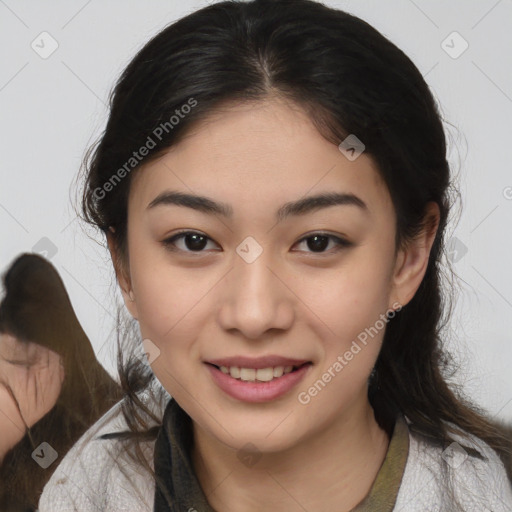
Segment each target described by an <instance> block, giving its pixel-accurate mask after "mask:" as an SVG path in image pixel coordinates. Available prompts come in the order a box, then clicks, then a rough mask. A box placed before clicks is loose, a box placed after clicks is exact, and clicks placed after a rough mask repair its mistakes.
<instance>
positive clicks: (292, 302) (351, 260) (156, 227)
mask: <svg viewBox="0 0 512 512" xmlns="http://www.w3.org/2000/svg"><path fill="white" fill-rule="evenodd" d="M173 193H180V194H187V195H192V196H200V197H202V198H208V202H207V203H205V202H204V201H203V202H202V201H201V200H199V199H193V198H189V199H188V200H187V201H185V200H184V199H183V197H184V196H181V199H180V198H179V197H177V196H176V195H174V196H173V195H172V194H173ZM321 194H330V195H331V200H330V201H328V200H326V199H325V198H324V199H319V200H318V201H316V202H314V201H313V202H311V201H309V198H312V197H314V196H317V195H321ZM336 194H338V196H337V200H336V201H333V200H332V199H333V197H334V195H336ZM180 203H181V204H180ZM214 203H215V204H214ZM394 241H395V213H394V208H393V204H392V202H391V199H390V195H389V192H388V190H387V188H386V186H385V184H384V182H383V181H382V180H381V178H380V176H379V173H378V170H377V168H376V166H375V164H374V163H373V161H372V159H371V158H370V157H369V156H367V155H365V154H364V153H363V154H362V155H360V156H359V157H358V158H357V159H355V160H353V161H351V160H349V159H348V158H347V157H346V156H345V155H344V154H343V153H342V152H341V151H340V150H339V149H338V147H337V146H335V145H333V144H332V143H330V142H328V141H326V140H325V139H324V138H323V137H322V136H321V135H320V134H319V133H318V131H317V130H316V129H315V127H314V126H313V125H312V124H311V122H310V120H309V119H308V118H307V116H306V115H305V114H304V113H303V112H302V111H301V110H300V109H299V108H298V107H297V106H291V105H289V104H286V103H284V102H278V101H277V100H272V101H270V100H269V101H267V102H262V103H257V104H252V105H243V106H237V107H233V108H231V109H229V110H227V111H225V112H223V113H222V115H219V116H215V117H212V118H210V120H209V121H204V122H202V124H200V125H198V126H197V127H196V128H195V130H194V132H193V133H191V134H190V135H189V136H188V137H187V138H186V139H184V140H183V141H181V142H180V143H179V144H178V145H177V146H175V147H174V148H172V149H171V150H170V151H168V152H167V153H166V154H165V155H164V156H163V157H162V158H160V159H159V160H156V161H153V162H151V163H150V164H148V165H147V166H146V167H145V168H142V169H140V170H139V171H138V174H136V175H134V177H133V182H132V185H131V190H130V197H129V206H128V253H129V264H128V266H127V268H126V269H125V271H126V272H125V275H124V277H121V278H120V284H121V286H122V288H123V289H124V290H125V298H126V304H127V307H128V308H129V310H130V312H131V313H132V315H133V316H134V317H136V318H137V319H138V321H139V324H140V329H141V333H142V336H143V338H145V339H146V340H150V341H149V342H148V341H146V342H145V343H146V344H147V345H146V349H148V352H149V354H150V358H151V360H152V361H151V363H152V369H153V371H154V373H155V375H156V376H157V378H158V379H159V380H160V382H161V383H162V385H163V386H164V387H165V388H166V389H167V391H168V392H169V393H170V394H171V395H172V396H173V397H174V398H175V399H176V400H177V402H178V403H179V404H180V406H181V407H182V408H183V409H185V410H186V411H187V413H188V414H189V415H190V416H191V417H192V419H193V420H194V422H195V425H196V428H200V429H202V431H204V432H207V433H208V434H209V435H211V436H213V437H214V438H215V439H217V440H219V441H220V442H222V443H224V444H226V445H228V446H231V447H234V448H240V447H243V446H244V445H245V444H246V443H253V444H254V445H256V446H257V447H258V449H259V450H260V451H261V452H271V451H277V450H283V449H287V448H290V447H292V446H293V445H295V444H297V443H300V442H301V441H304V440H306V439H307V438H309V437H311V436H314V435H316V434H318V433H319V432H320V431H321V430H322V429H328V428H330V427H331V426H332V425H335V424H339V423H340V422H350V421H351V418H355V417H357V415H358V414H360V413H361V411H363V410H364V409H365V408H368V407H369V405H368V401H367V380H368V377H369V375H370V373H371V370H372V368H373V366H374V363H375V360H376V358H377V356H378V353H379V349H380V346H381V342H382V339H383V335H384V331H385V325H386V323H385V321H384V320H385V313H386V311H389V310H390V309H397V308H398V309H399V308H400V304H402V305H403V304H405V302H406V301H407V300H408V299H409V298H410V296H411V295H412V294H413V293H414V291H415V288H416V287H417V286H418V285H419V282H420V281H421V276H419V277H418V278H416V280H414V279H412V278H410V275H411V272H409V273H408V274H407V275H406V276H404V274H403V273H404V272H405V270H404V268H406V265H405V262H406V261H407V260H406V258H405V255H402V254H401V253H400V254H397V253H395V244H394ZM427 259H428V257H427ZM398 267H401V268H402V271H401V273H399V272H398V270H399V269H398ZM411 268H412V267H411ZM397 269H398V270H397ZM420 273H421V272H420ZM407 276H408V277H407ZM118 277H119V274H118ZM408 279H409V280H408ZM128 291H130V292H131V293H132V297H133V298H134V301H130V300H129V299H128V297H127V294H126V292H128ZM364 333H366V337H365V335H364ZM363 340H365V342H364V341H363ZM354 343H355V344H354ZM266 358H267V359H266ZM214 364H215V365H216V366H219V367H220V366H226V367H229V370H227V369H226V368H222V369H218V368H216V366H213V365H214ZM290 366H291V367H294V369H293V371H292V372H290V373H286V374H283V375H282V376H281V377H279V375H280V374H281V373H282V372H283V371H285V372H288V371H289V370H290V368H289V367H290ZM286 367H288V368H286ZM237 368H244V369H241V370H237ZM269 368H271V369H269ZM258 369H259V370H260V371H259V372H258V371H255V370H258ZM226 371H228V372H229V374H226V373H225V372H226ZM274 375H275V377H274ZM246 379H249V380H246ZM269 379H272V380H271V381H269Z"/></svg>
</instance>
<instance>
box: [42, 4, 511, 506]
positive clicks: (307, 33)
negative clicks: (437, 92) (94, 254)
mask: <svg viewBox="0 0 512 512" xmlns="http://www.w3.org/2000/svg"><path fill="white" fill-rule="evenodd" d="M449 184H450V176H449V166H448V163H447V161H446V142H445V135H444V132H443V126H442V120H441V119H440V116H439V113H438V111H437V107H436V104H435V102H434V99H433V97H432V94H431V92H430V90H429V88H428V86H427V84H426V83H425V81H424V80H423V77H422V76H421V73H420V72H419V71H418V70H417V68H416V67H415V66H414V65H413V63H412V62H411V61H410V60H409V59H408V58H407V57H406V56H405V55H404V54H403V52H401V51H400V50H399V49H398V48H397V47H396V46H394V45H393V44H392V43H391V42H390V41H388V40H387V39H386V38H384V37H383V36H382V35H381V34H380V33H378V32H377V31H376V30H375V29H374V28H372V27H371V26H370V25H368V24H367V23H365V22H363V21H362V20H360V19H358V18H356V17H354V16H351V15H349V14H347V13H344V12H342V11H339V10H335V9H330V8H327V7H325V6H323V5H322V4H319V3H316V2H313V1H309V0H297V1H294V2H288V1H284V0H274V1H272V0H255V1H250V2H233V1H231V2H221V3H218V4H215V5H212V6H210V7H207V8H204V9H201V10H199V11H197V12H195V13H192V14H190V15H189V16H186V17H185V18H183V19H181V20H179V21H177V22H176V23H173V24H172V25H170V26H168V27H167V28H165V29H164V30H163V31H162V32H160V33H159V34H158V35H156V36H155V37H154V38H153V39H152V40H151V41H149V42H148V43H147V44H146V45H145V46H144V48H143V49H142V50H141V51H140V52H139V53H138V54H137V55H136V57H135V58H134V59H133V60H132V62H131V63H130V64H129V65H128V67H127V68H126V70H125V71H124V73H123V74H122V76H121V78H120V79H119V81H118V83H117V84H116V87H115V89H114V91H113V94H112V97H111V108H110V117H109V120H108V123H107V127H106V130H105V133H104V134H103V136H102V138H101V140H100V141H99V144H98V145H97V146H96V147H95V149H94V150H93V149H91V151H90V153H89V155H88V158H87V159H86V165H85V190H84V201H83V211H84V214H85V218H86V220H88V221H89V222H91V223H92V224H93V225H95V226H97V227H98V228H99V229H100V230H101V231H102V232H103V233H104V234H105V236H106V239H107V242H108V247H109V250H110V253H111V256H112V260H113V264H114V267H115V269H116V273H117V279H118V282H119V285H120V288H121V290H122V293H123V297H124V300H125V304H126V307H127V309H128V311H129V312H130V314H131V316H132V317H133V318H134V319H135V320H136V321H137V323H138V326H139V328H140V335H141V339H142V340H143V343H142V345H143V347H144V351H145V352H146V355H147V359H148V362H149V364H150V368H148V367H146V369H144V367H141V363H140V364H139V363H138V362H137V361H138V360H137V357H136V354H135V352H134V354H133V356H132V357H131V358H130V352H129V350H128V349H127V348H126V349H124V350H126V352H124V353H123V357H125V356H126V357H128V363H121V371H122V373H123V375H125V378H124V379H123V383H124V388H125V392H126V398H125V401H124V403H123V408H122V413H123V414H122V417H121V415H120V412H121V411H120V410H118V409H116V410H115V411H111V412H110V413H109V414H107V415H105V417H104V418H102V420H101V421H100V422H99V423H98V424H97V425H95V426H94V428H92V429H91V430H90V431H89V432H88V437H87V441H84V442H80V443H79V444H78V445H77V446H76V447H74V448H73V450H72V452H70V454H69V455H68V457H67V458H66V460H65V461H64V462H63V463H62V464H61V466H60V467H59V468H58V470H57V472H56V474H55V475H54V476H53V478H52V481H51V482H49V484H48V485H47V487H46V488H45V491H44V493H43V496H42V498H41V501H40V504H39V506H40V510H41V512H47V511H50V510H51V511H61V510H62V511H64V510H71V509H75V510H80V511H85V510H96V509H101V510H112V511H114V510H116V511H119V510H132V511H133V510H137V511H138V510H140V511H142V510H155V511H158V512H160V511H164V510H165V511H168V510H172V511H183V510H188V511H198V512H202V511H212V510H217V511H221V510H222V511H223V512H224V511H234V510H237V511H239V512H249V511H261V510H287V511H295V510H297V511H299V510H315V511H319V510H337V511H340V512H342V511H343V512H347V511H349V510H357V511H369V510H379V512H386V511H391V510H395V511H398V510H404V511H405V510H407V511H413V510H421V511H424V510H427V509H428V510H450V511H454V510H461V511H468V510H483V509H485V508H487V509H489V510H494V511H497V510H499V511H505V510H510V507H511V506H512V486H511V481H510V479H509V478H508V477H507V474H506V471H505V468H504V465H503V460H506V457H507V454H508V453H509V447H508V446H507V444H508V440H507V438H506V436H505V434H504V431H503V430H502V429H501V428H498V427H497V426H495V425H493V424H492V423H491V422H490V421H489V420H488V419H487V418H486V417H485V415H484V414H483V413H482V412H480V411H478V410H477V408H476V407H475V406H473V405H471V403H470V402H469V401H466V400H465V399H464V398H463V397H461V396H459V395H458V394H456V393H455V392H454V391H453V390H452V389H451V388H450V387H449V386H448V384H447V382H446V380H445V372H446V371H447V369H449V359H448V357H447V354H446V353H445V352H444V350H443V342H442V339H441V337H440V334H439V332H440V328H441V327H442V326H443V324H444V323H445V322H446V321H447V313H448V312H449V308H445V307H444V304H445V299H446V298H445V297H444V296H443V295H442V293H441V277H442V274H441V270H442V269H441V265H440V259H441V256H442V253H443V249H444V239H443V235H444V229H445V225H446V220H447V216H448V213H449V206H450V196H449ZM130 361H131V362H130ZM154 377H156V379H157V380H158V382H159V384H155V380H154ZM152 385H155V386H156V388H157V389H158V386H159V385H161V386H162V387H163V388H164V390H165V392H166V393H168V394H169V395H171V396H172V399H169V397H167V396H166V395H165V393H164V392H163V391H162V390H161V389H160V392H159V393H158V394H157V395H156V398H155V399H154V400H152V399H151V398H150V399H149V403H144V401H141V400H140V395H139V392H141V391H143V390H144V389H145V388H148V389H151V386H152ZM126 426H127V427H128V428H125V427H126ZM98 468H100V470H99V471H98ZM65 475H67V478H69V479H70V480H72V482H73V484H72V485H71V484H69V483H62V482H60V480H61V479H63V478H64V476H65ZM77 489H79V491H78V490H77Z"/></svg>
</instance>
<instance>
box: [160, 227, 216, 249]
mask: <svg viewBox="0 0 512 512" xmlns="http://www.w3.org/2000/svg"><path fill="white" fill-rule="evenodd" d="M209 240H210V241H211V239H210V238H208V237H207V236H206V235H204V234H202V233H197V232H195V231H183V232H181V233H178V234H177V235H174V236H172V237H171V238H168V239H166V240H164V241H163V242H162V243H163V244H164V245H165V246H166V247H167V248H168V249H170V250H173V251H182V252H197V253H198V252H204V251H203V249H204V248H205V247H206V246H207V244H208V241H209Z"/></svg>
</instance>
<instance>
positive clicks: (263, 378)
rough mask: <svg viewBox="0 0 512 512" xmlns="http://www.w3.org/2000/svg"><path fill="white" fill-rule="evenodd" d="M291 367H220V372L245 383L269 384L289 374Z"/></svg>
mask: <svg viewBox="0 0 512 512" xmlns="http://www.w3.org/2000/svg"><path fill="white" fill-rule="evenodd" d="M292 370H293V366H276V367H274V368H271V367H269V368H258V369H255V368H240V367H238V366H231V367H229V368H228V367H227V366H221V367H220V371H221V372H222V373H224V374H226V375H231V377H233V378H234V379H240V380H243V381H246V382H254V381H256V380H258V381H260V382H270V381H271V380H273V379H277V378H279V377H282V376H283V375H284V374H286V373H290V372H291V371H292Z"/></svg>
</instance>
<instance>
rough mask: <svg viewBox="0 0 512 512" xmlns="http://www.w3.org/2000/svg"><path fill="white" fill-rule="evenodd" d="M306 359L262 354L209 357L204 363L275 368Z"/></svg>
mask: <svg viewBox="0 0 512 512" xmlns="http://www.w3.org/2000/svg"><path fill="white" fill-rule="evenodd" d="M309 362H310V361H307V360H306V359H292V358H289V357H282V356H274V355H271V356H264V357H256V358H253V357H245V356H233V357H224V358H222V359H210V360H208V361H205V363H210V364H213V365H215V366H226V367H228V368H230V367H233V366H237V367H239V368H255V369H256V370H257V369H259V368H275V367H277V366H301V365H303V364H304V363H309Z"/></svg>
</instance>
